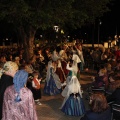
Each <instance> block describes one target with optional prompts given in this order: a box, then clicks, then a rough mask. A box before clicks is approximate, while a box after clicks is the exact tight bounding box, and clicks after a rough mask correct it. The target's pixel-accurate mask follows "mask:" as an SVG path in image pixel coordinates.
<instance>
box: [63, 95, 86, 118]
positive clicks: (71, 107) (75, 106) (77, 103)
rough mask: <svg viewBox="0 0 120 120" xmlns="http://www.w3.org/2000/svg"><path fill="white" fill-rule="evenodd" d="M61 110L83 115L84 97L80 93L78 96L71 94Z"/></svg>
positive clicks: (69, 113)
mask: <svg viewBox="0 0 120 120" xmlns="http://www.w3.org/2000/svg"><path fill="white" fill-rule="evenodd" d="M61 110H62V112H64V113H65V114H66V115H71V116H81V115H83V114H84V113H85V106H84V103H83V99H82V98H81V97H80V95H78V96H77V97H75V96H74V95H70V96H69V98H68V99H67V101H66V102H65V104H64V106H63V107H62V109H61Z"/></svg>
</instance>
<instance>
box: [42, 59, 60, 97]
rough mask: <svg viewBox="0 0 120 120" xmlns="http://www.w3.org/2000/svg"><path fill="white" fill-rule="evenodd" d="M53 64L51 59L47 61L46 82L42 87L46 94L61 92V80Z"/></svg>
mask: <svg viewBox="0 0 120 120" xmlns="http://www.w3.org/2000/svg"><path fill="white" fill-rule="evenodd" d="M54 65H55V62H54V61H52V60H51V61H49V62H48V68H47V75H46V83H45V87H44V93H45V94H48V95H56V94H59V93H60V92H61V81H60V79H59V77H58V75H57V74H56V73H55V67H54Z"/></svg>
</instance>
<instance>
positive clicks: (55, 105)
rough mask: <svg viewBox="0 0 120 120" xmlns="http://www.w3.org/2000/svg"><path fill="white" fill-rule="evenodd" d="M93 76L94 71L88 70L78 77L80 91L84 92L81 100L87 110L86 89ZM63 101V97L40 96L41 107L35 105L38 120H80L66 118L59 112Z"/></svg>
mask: <svg viewBox="0 0 120 120" xmlns="http://www.w3.org/2000/svg"><path fill="white" fill-rule="evenodd" d="M94 74H95V71H93V70H89V71H87V72H82V73H81V76H80V78H81V79H80V84H81V86H82V89H83V91H84V93H83V99H84V103H85V107H86V109H89V105H88V102H89V101H88V100H87V99H86V97H87V95H88V94H87V92H86V89H87V87H88V85H89V84H90V83H91V82H92V79H91V77H92V76H93V75H94ZM41 87H42V91H43V88H44V83H42V85H41ZM62 101H63V97H62V96H61V95H56V96H48V95H44V94H42V99H41V103H42V105H41V106H39V105H37V106H36V107H37V113H38V118H39V120H80V117H74V116H67V115H65V114H64V113H62V112H61V110H60V109H59V107H60V106H61V104H62Z"/></svg>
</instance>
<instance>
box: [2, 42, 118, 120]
mask: <svg viewBox="0 0 120 120" xmlns="http://www.w3.org/2000/svg"><path fill="white" fill-rule="evenodd" d="M6 51H7V50H1V55H0V71H1V72H0V77H1V78H0V98H1V99H0V112H1V113H0V119H2V120H7V119H8V118H9V120H14V119H15V120H17V119H23V120H24V119H25V120H37V119H38V117H37V113H36V108H35V107H36V104H37V105H42V103H41V102H40V99H41V97H42V92H41V90H42V89H41V82H43V81H44V80H45V83H44V89H43V94H46V95H57V94H61V95H62V96H63V102H62V103H61V105H60V108H59V109H60V110H61V112H63V113H65V114H66V115H71V116H83V117H82V118H81V120H99V119H102V120H111V117H112V111H111V105H110V104H109V102H111V101H114V103H116V104H120V102H119V101H120V97H119V95H120V92H119V90H120V82H119V81H120V50H119V49H118V46H115V47H114V48H108V49H105V48H102V49H101V48H95V49H94V50H92V49H89V48H84V47H83V46H82V44H81V43H80V42H78V43H75V44H71V45H69V44H63V45H61V46H56V47H55V46H54V47H47V48H44V49H43V48H37V49H35V53H34V56H33V57H32V58H31V59H30V60H29V61H27V62H26V61H25V59H24V50H23V49H20V50H19V51H18V50H13V49H11V50H9V54H10V55H9V56H8V55H7V54H6ZM89 69H94V70H96V76H94V77H92V79H93V82H92V83H91V84H90V86H89V90H91V89H92V88H100V87H104V88H105V91H107V92H106V93H109V94H107V95H106V94H103V93H101V92H100V93H98V92H97V93H95V92H93V93H92V94H91V95H90V96H89V98H90V101H89V104H90V110H89V111H87V110H86V108H85V103H84V101H83V95H82V93H83V90H82V88H81V84H80V75H81V72H82V71H83V70H89ZM86 91H87V90H86ZM24 96H26V97H24ZM116 118H120V116H118V117H116Z"/></svg>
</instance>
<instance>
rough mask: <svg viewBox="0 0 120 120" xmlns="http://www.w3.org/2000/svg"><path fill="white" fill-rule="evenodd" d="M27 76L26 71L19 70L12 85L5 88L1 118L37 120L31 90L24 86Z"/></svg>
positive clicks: (3, 119) (8, 119) (4, 119)
mask: <svg viewBox="0 0 120 120" xmlns="http://www.w3.org/2000/svg"><path fill="white" fill-rule="evenodd" d="M27 78H28V73H27V72H26V71H25V70H19V71H18V72H17V73H16V74H15V76H14V78H13V83H14V85H12V86H9V87H7V89H6V90H5V94H4V100H3V116H2V120H38V117H37V112H36V109H35V103H34V99H33V95H32V92H31V91H30V90H29V89H28V88H26V87H25V84H26V82H27Z"/></svg>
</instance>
